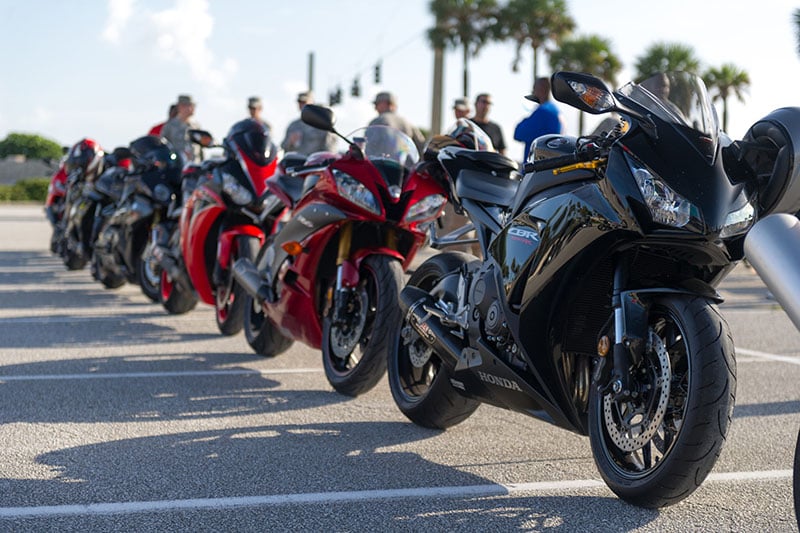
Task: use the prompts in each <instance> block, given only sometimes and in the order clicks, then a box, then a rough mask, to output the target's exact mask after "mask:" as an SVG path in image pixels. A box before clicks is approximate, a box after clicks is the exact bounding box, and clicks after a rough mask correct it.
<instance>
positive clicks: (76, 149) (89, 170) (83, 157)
mask: <svg viewBox="0 0 800 533" xmlns="http://www.w3.org/2000/svg"><path fill="white" fill-rule="evenodd" d="M103 155H104V153H103V149H102V148H101V147H100V144H99V143H98V142H97V141H95V140H93V139H88V138H87V139H81V140H80V141H78V142H77V143H75V144H74V145H73V146H72V148H70V149H69V153H68V154H67V160H66V161H65V162H64V168H65V169H66V171H67V173H68V174H72V173H73V172H75V171H77V170H80V171H81V173H82V174H83V178H84V179H86V180H89V181H91V180H93V179H95V178H96V177H97V176H99V175H100V173H101V172H102V171H103Z"/></svg>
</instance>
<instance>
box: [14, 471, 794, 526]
mask: <svg viewBox="0 0 800 533" xmlns="http://www.w3.org/2000/svg"><path fill="white" fill-rule="evenodd" d="M791 477H792V471H791V470H764V471H760V472H728V473H720V474H711V475H710V476H708V479H707V480H706V482H707V483H709V482H710V483H715V482H736V481H768V480H775V479H789V478H791ZM602 487H605V483H603V482H602V481H598V480H594V479H575V480H566V481H542V482H535V483H509V484H487V485H466V486H456V487H417V488H408V489H387V490H360V491H345V492H311V493H305V494H302V493H301V494H273V495H264V496H242V497H235V498H197V499H187V500H161V501H149V502H114V503H89V504H76V505H43V506H32V507H0V519H18V518H41V517H46V516H89V515H109V514H133V513H152V512H164V511H178V510H202V509H220V510H221V509H230V508H233V507H264V506H276V505H306V504H314V505H317V504H325V503H337V502H359V501H370V500H398V499H408V498H465V497H467V498H469V497H473V498H475V497H488V496H510V495H521V494H539V495H541V494H545V495H547V494H550V493H563V492H564V491H580V490H586V489H596V488H602Z"/></svg>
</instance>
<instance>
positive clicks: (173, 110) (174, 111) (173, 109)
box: [147, 104, 178, 137]
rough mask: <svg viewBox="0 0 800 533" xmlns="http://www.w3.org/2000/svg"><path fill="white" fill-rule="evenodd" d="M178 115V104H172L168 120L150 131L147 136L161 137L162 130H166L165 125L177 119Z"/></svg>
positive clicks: (168, 112)
mask: <svg viewBox="0 0 800 533" xmlns="http://www.w3.org/2000/svg"><path fill="white" fill-rule="evenodd" d="M177 114H178V104H170V106H169V110H168V111H167V120H165V121H164V122H161V123H159V124H156V125H155V126H153V127H152V128H150V131H148V132H147V134H148V135H156V136H158V137H161V130H163V129H164V124H166V123H167V122H168V121H169V119H171V118H173V117H175V115H177Z"/></svg>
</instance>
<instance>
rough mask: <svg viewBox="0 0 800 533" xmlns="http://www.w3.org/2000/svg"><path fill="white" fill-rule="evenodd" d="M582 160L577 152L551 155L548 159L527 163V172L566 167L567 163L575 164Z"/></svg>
mask: <svg viewBox="0 0 800 533" xmlns="http://www.w3.org/2000/svg"><path fill="white" fill-rule="evenodd" d="M578 162H580V158H579V157H578V154H577V153H573V154H567V155H561V156H558V157H550V158H548V159H540V160H538V161H534V162H533V163H525V172H526V173H527V172H537V171H539V170H550V169H553V168H558V167H564V166H567V165H574V164H575V163H578Z"/></svg>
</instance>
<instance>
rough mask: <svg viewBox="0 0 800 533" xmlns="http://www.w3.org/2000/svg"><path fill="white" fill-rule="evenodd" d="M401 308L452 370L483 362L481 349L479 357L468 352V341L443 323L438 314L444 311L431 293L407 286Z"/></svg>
mask: <svg viewBox="0 0 800 533" xmlns="http://www.w3.org/2000/svg"><path fill="white" fill-rule="evenodd" d="M400 308H401V309H402V310H403V313H405V316H406V321H407V322H408V324H409V325H411V327H413V328H414V330H415V331H416V332H417V333H418V334H419V336H420V337H421V338H422V340H424V341H425V343H426V344H428V345H430V346H431V347H432V348H433V350H434V351H435V352H436V354H437V355H439V356H440V357H441V359H442V362H443V363H444V364H445V365H446V366H447V368H448V370H450V371H451V372H453V371H457V370H466V369H467V368H469V367H471V366H477V365H479V364H480V363H481V360H480V357H479V356H477V353H476V354H475V355H476V357H467V356H466V355H464V352H463V343H464V341H463V340H462V339H460V338H458V337H456V336H455V335H453V334H452V333H451V332H450V330H448V329H447V328H445V327H444V326H443V325H442V322H441V320H440V319H439V316H437V315H438V314H440V313H441V311H440V310H439V308H438V307H436V302H435V301H434V299H433V297H432V296H431V295H430V294H428V293H427V292H425V291H423V290H422V289H419V288H417V287H412V286H406V287H405V288H403V290H402V291H400Z"/></svg>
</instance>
